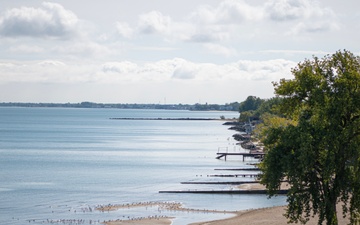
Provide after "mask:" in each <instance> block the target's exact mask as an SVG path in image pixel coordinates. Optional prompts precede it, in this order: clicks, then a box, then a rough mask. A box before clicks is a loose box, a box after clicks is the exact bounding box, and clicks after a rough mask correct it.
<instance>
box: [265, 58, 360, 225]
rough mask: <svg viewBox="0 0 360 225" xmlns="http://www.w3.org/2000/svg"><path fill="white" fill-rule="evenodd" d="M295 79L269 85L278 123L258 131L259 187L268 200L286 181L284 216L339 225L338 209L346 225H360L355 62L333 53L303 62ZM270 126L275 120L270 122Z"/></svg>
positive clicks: (359, 103)
mask: <svg viewBox="0 0 360 225" xmlns="http://www.w3.org/2000/svg"><path fill="white" fill-rule="evenodd" d="M292 73H293V75H294V79H291V80H284V79H282V80H280V82H279V83H274V87H275V93H276V94H277V95H278V96H279V97H281V98H282V101H281V103H280V105H279V106H280V108H279V109H280V112H281V113H282V114H283V115H285V116H286V120H285V119H284V120H282V122H277V123H274V122H271V120H269V121H268V124H267V125H266V126H265V129H263V133H262V137H263V140H262V141H263V143H264V145H265V147H266V149H267V154H266V156H265V159H264V161H263V162H262V163H261V165H260V167H261V169H262V171H263V175H262V177H261V182H262V183H263V184H265V186H266V187H267V189H268V190H269V194H270V196H273V195H274V194H275V193H276V192H275V191H276V190H278V189H279V187H280V184H281V181H283V180H285V179H286V180H288V182H289V184H290V190H289V193H288V196H287V201H288V207H287V212H286V216H287V218H288V219H289V221H290V222H302V223H306V222H307V221H308V220H309V219H310V217H311V216H313V215H318V217H319V221H318V223H319V224H322V223H323V222H324V221H326V224H328V225H330V224H331V225H335V224H338V219H337V214H336V212H337V210H338V209H337V203H339V202H341V204H342V206H343V207H342V212H343V216H345V215H347V216H349V217H350V223H351V224H358V223H359V222H360V176H359V174H360V59H359V57H356V56H354V55H353V54H352V53H350V52H348V51H338V52H336V53H335V54H333V55H327V56H325V57H324V58H323V59H318V58H316V57H314V58H313V60H305V61H304V62H302V63H299V64H298V66H297V67H296V68H295V69H293V70H292ZM273 120H274V119H273Z"/></svg>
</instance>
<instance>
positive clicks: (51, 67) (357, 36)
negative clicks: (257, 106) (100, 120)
mask: <svg viewBox="0 0 360 225" xmlns="http://www.w3.org/2000/svg"><path fill="white" fill-rule="evenodd" d="M359 8H360V2H359V1H358V0H347V1H338V0H319V1H316V0H195V1H194V0H182V1H169V0H146V1H144V0H132V1H125V0H102V1H100V0H61V1H51V0H49V1H39V0H11V1H8V0H0V102H46V103H49V102H56V103H67V102H70V103H77V102H83V101H91V102H98V103H100V102H102V103H150V104H153V103H154V104H195V103H200V104H205V103H208V104H225V103H231V102H242V101H244V100H245V99H246V97H247V96H249V95H253V96H257V97H260V98H265V99H267V98H271V97H273V96H274V88H273V84H272V82H278V81H279V80H280V79H282V78H285V79H291V78H292V77H293V76H292V73H291V69H292V68H295V67H296V66H297V64H298V63H299V62H302V61H304V60H305V59H312V58H313V57H314V56H316V57H319V58H322V57H324V56H325V55H327V54H333V53H335V52H336V51H338V50H343V49H346V50H349V51H351V52H352V53H354V54H355V55H359V54H360V44H359V40H360V23H359V21H360V11H359Z"/></svg>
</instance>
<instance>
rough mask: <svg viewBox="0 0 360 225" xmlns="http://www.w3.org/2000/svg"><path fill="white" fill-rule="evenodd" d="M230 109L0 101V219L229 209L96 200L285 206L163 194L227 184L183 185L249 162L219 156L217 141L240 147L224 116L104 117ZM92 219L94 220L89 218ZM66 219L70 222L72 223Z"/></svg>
mask: <svg viewBox="0 0 360 225" xmlns="http://www.w3.org/2000/svg"><path fill="white" fill-rule="evenodd" d="M220 116H225V117H227V118H233V117H238V113H236V112H192V111H166V110H133V109H128V110H125V109H75V108H16V107H14V108H12V107H9V108H7V107H2V108H1V107H0V180H1V182H0V203H1V204H0V224H13V225H22V224H64V223H58V222H55V221H57V220H65V219H66V220H70V219H71V220H76V221H80V220H81V221H82V223H81V224H98V222H97V221H101V222H102V221H104V220H116V219H119V218H120V219H122V218H132V217H144V216H145V217H147V216H152V215H159V216H176V219H175V220H174V223H173V224H175V225H176V224H177V225H180V224H188V223H191V222H196V221H204V220H212V219H219V218H224V217H227V216H229V215H224V214H212V213H185V212H166V211H159V210H158V209H157V208H156V207H148V208H133V209H123V210H118V211H113V212H106V213H103V212H98V211H94V210H92V209H93V208H94V207H95V206H97V205H106V204H126V203H133V202H148V201H160V202H163V201H165V202H181V203H182V204H183V205H184V207H188V208H195V209H218V210H243V209H250V208H260V207H268V206H274V205H283V204H284V203H285V197H277V198H272V199H270V200H269V199H267V197H266V196H264V195H216V194H205V195H204V194H164V193H159V191H160V190H187V189H210V190H211V189H230V188H233V187H231V186H229V185H220V186H219V185H216V186H215V185H185V184H180V182H184V181H239V180H240V179H246V180H249V179H251V178H214V177H209V176H208V175H211V174H226V173H234V172H226V171H215V170H214V169H218V168H239V167H244V166H248V165H246V164H245V163H243V162H242V159H240V158H237V157H233V158H230V159H229V160H227V161H224V160H217V159H215V157H216V152H217V151H218V148H222V149H225V148H227V149H228V150H229V151H241V149H240V147H239V146H238V145H235V141H234V140H233V138H232V137H231V136H232V135H233V134H234V131H230V130H228V127H227V126H224V125H222V123H223V122H222V121H176V120H111V119H109V118H114V117H132V118H133V117H135V118H136V117H139V118H220ZM94 221H96V222H94ZM65 224H72V223H70V222H68V223H65Z"/></svg>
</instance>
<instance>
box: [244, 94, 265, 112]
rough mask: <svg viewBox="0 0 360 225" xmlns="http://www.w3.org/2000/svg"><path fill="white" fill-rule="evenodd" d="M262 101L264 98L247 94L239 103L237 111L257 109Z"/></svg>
mask: <svg viewBox="0 0 360 225" xmlns="http://www.w3.org/2000/svg"><path fill="white" fill-rule="evenodd" d="M263 101H264V100H262V99H261V98H259V97H256V96H248V97H247V98H246V100H245V101H243V102H241V103H240V106H239V112H240V113H242V112H245V111H252V110H257V109H258V108H259V107H260V105H261V103H262V102H263Z"/></svg>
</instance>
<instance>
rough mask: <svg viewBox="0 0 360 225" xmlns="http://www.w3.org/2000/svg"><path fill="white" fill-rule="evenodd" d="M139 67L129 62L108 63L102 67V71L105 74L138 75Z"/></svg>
mask: <svg viewBox="0 0 360 225" xmlns="http://www.w3.org/2000/svg"><path fill="white" fill-rule="evenodd" d="M137 69H138V66H137V64H135V63H132V62H129V61H123V62H108V63H105V64H103V65H102V71H104V72H105V73H107V72H113V73H137Z"/></svg>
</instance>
